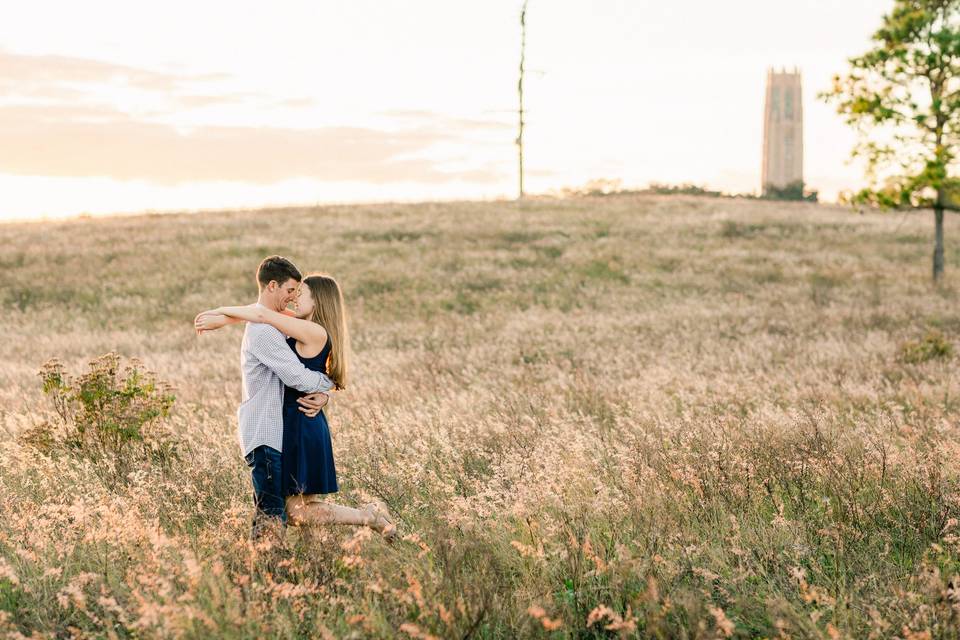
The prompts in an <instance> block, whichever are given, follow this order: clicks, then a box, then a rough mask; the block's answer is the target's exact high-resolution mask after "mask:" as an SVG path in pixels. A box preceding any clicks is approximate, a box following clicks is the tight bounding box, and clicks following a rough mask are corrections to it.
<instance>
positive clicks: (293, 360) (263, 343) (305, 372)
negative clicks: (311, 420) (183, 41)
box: [249, 323, 334, 393]
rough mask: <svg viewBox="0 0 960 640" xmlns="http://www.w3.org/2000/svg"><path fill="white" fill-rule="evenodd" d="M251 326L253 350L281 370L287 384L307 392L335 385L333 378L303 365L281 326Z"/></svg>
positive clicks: (275, 369)
mask: <svg viewBox="0 0 960 640" xmlns="http://www.w3.org/2000/svg"><path fill="white" fill-rule="evenodd" d="M249 329H251V330H252V331H251V336H250V337H251V338H252V340H250V343H249V345H250V346H249V349H250V353H251V354H253V355H254V356H255V357H256V358H257V359H258V360H259V361H260V362H261V363H263V364H264V365H265V366H267V367H268V368H270V370H271V371H273V372H274V373H275V374H277V376H278V377H279V378H280V380H282V381H283V384H285V385H287V386H288V387H292V388H294V389H296V390H298V391H303V392H304V393H316V392H318V391H322V392H327V391H330V390H331V389H333V387H334V384H333V382H332V381H331V380H330V378H328V377H327V376H326V375H324V374H322V373H320V372H319V371H311V370H310V369H307V368H306V367H305V366H303V363H302V362H300V360H299V359H298V358H297V356H296V354H294V353H293V350H292V349H291V348H290V346H289V345H288V344H287V343H286V341H285V340H284V339H283V334H282V333H280V332H279V331H278V330H277V329H275V328H274V327H271V326H270V325H266V324H257V323H254V324H252V325H250V327H249Z"/></svg>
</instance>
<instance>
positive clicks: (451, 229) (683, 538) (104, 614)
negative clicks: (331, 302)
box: [0, 196, 960, 638]
mask: <svg viewBox="0 0 960 640" xmlns="http://www.w3.org/2000/svg"><path fill="white" fill-rule="evenodd" d="M925 222H926V221H925V220H922V219H919V218H918V219H916V220H912V219H911V220H907V221H906V222H904V223H902V226H898V225H901V222H900V220H899V219H894V218H888V217H885V216H883V215H879V214H865V215H854V214H851V213H849V212H848V211H846V210H841V209H836V208H830V207H824V206H815V205H810V204H785V203H766V202H751V201H736V202H731V201H726V200H717V199H709V198H704V199H697V198H685V197H657V196H644V197H615V198H614V197H606V198H596V199H589V198H586V199H573V200H566V201H530V202H525V203H523V204H522V205H517V204H513V203H484V204H478V203H458V204H443V205H438V204H425V205H403V206H394V205H381V206H374V207H362V206H356V207H324V208H311V209H285V210H276V211H265V212H258V213H243V214H230V213H222V214H208V215H201V216H188V215H184V216H163V217H160V216H151V217H141V218H117V219H109V220H108V219H104V220H96V219H92V220H83V221H73V222H62V223H49V224H43V225H40V224H24V225H6V226H0V265H3V278H2V281H0V303H2V309H3V313H2V315H0V334H2V335H3V336H4V340H3V341H2V343H0V344H2V347H0V348H2V352H0V355H2V359H0V427H2V430H3V432H4V433H5V434H6V435H5V437H3V438H2V439H0V634H3V633H6V634H7V635H8V636H10V637H20V635H18V634H22V635H26V636H30V635H31V634H36V635H39V636H59V637H70V636H75V637H97V638H101V637H118V638H127V637H204V638H205V637H212V636H216V637H228V638H254V637H268V636H269V637H279V638H294V637H355V638H366V637H401V638H428V637H437V638H453V637H460V638H463V637H474V638H514V637H543V638H547V637H550V638H554V637H556V638H565V637H578V638H589V637H596V638H601V637H617V636H625V637H631V636H640V637H655V638H718V637H743V638H747V637H784V638H787V637H789V638H863V637H875V638H881V637H893V636H897V637H902V638H910V637H917V638H922V637H934V638H956V637H958V635H960V633H958V629H960V624H958V618H957V615H958V606H960V605H958V602H960V593H958V591H957V589H958V586H957V585H958V580H960V578H958V574H960V526H958V518H960V493H958V481H960V477H958V476H960V466H958V464H957V460H960V438H958V432H957V420H958V416H960V404H958V398H960V396H958V389H957V384H956V377H955V375H954V371H955V369H956V365H957V359H956V355H955V353H956V350H955V349H954V345H955V343H956V342H957V339H958V336H960V322H958V321H957V320H956V309H957V295H956V289H955V288H954V287H953V286H952V285H950V284H949V282H950V275H949V274H950V271H949V269H950V265H954V268H956V265H958V264H960V260H958V258H960V255H958V254H957V252H955V251H954V252H952V253H948V257H947V258H948V259H947V264H948V276H947V282H948V284H947V285H946V286H945V287H942V288H941V289H939V290H934V289H931V287H930V286H929V284H928V279H929V275H928V273H927V271H928V269H927V267H928V265H927V253H928V247H927V244H926V243H925V242H910V243H905V242H904V241H903V238H905V237H906V238H913V237H918V238H927V237H928V236H929V234H930V230H929V229H927V225H926V224H925ZM274 252H277V253H281V254H284V255H287V256H289V257H291V258H292V259H294V261H295V262H297V263H298V265H300V266H301V267H302V268H304V269H305V270H312V269H316V270H324V271H328V272H330V273H333V274H334V275H336V276H337V278H338V279H339V280H340V282H341V284H342V286H343V289H344V294H345V297H346V300H347V304H348V306H349V308H350V311H351V313H352V316H351V317H352V323H353V324H352V333H353V337H354V347H355V351H356V375H355V378H354V379H355V385H354V386H353V387H352V388H351V389H350V390H349V391H348V392H346V393H344V394H343V395H338V396H337V397H336V399H335V400H334V401H333V406H332V408H331V409H330V410H329V412H328V414H329V418H330V422H331V427H332V430H333V438H334V447H335V455H336V459H337V465H338V472H339V474H340V480H341V491H340V493H339V494H338V495H337V496H336V499H337V500H338V501H340V502H346V503H350V504H359V503H361V502H362V501H364V500H365V499H367V498H368V497H374V496H376V497H379V498H382V499H383V500H385V501H386V502H387V503H388V504H389V505H390V507H391V509H392V510H393V511H394V512H395V513H396V514H397V516H398V518H399V525H400V529H401V533H402V534H403V536H404V537H403V539H401V540H400V541H398V542H397V543H396V544H394V545H387V544H385V543H384V542H383V541H382V540H380V539H379V538H378V537H377V536H376V535H373V534H372V533H371V531H369V530H368V529H350V528H334V527H331V528H328V529H325V530H319V531H316V532H312V533H307V532H300V531H297V530H290V531H288V532H287V534H286V536H285V537H284V538H283V539H282V540H279V541H271V540H269V539H267V540H266V541H265V542H263V543H259V544H258V545H251V544H250V543H249V542H248V541H247V532H248V527H249V519H250V516H251V512H252V504H251V498H250V481H249V477H248V474H247V471H246V469H245V467H244V465H243V464H242V460H241V458H240V456H239V447H238V445H237V443H236V438H235V429H236V425H235V417H234V416H235V409H236V406H237V404H238V402H239V371H238V353H237V352H238V347H239V339H240V332H239V330H238V329H237V328H236V327H233V328H227V329H224V330H222V331H220V332H218V333H216V334H211V335H207V336H203V337H202V338H200V339H198V338H197V337H196V336H195V335H194V333H193V331H192V324H191V321H192V318H193V316H194V314H195V313H196V312H197V311H199V310H200V309H203V308H207V307H212V306H217V305H219V304H224V303H240V302H245V301H248V300H252V298H253V296H254V292H255V288H254V281H253V270H254V269H255V267H256V264H257V262H258V260H259V259H260V258H261V257H263V256H264V255H266V254H268V253H274ZM111 351H115V352H117V353H119V354H121V355H122V356H124V357H137V358H140V359H141V360H142V361H143V363H144V365H145V366H146V367H148V368H149V369H150V370H152V371H155V372H156V374H157V376H158V377H159V378H160V379H161V380H163V381H166V382H169V383H172V384H173V385H174V386H175V394H176V402H175V403H174V404H173V407H172V412H171V413H170V415H169V416H168V417H166V418H164V420H165V424H166V427H167V428H169V430H170V433H172V434H174V435H175V437H176V440H177V452H178V454H177V455H178V457H177V459H176V462H175V463H174V464H162V465H159V464H146V463H144V464H142V465H136V464H134V465H132V466H131V469H130V471H129V472H128V473H126V475H125V476H124V477H123V478H122V481H119V480H113V479H111V477H110V476H109V475H105V474H103V473H101V472H98V467H97V461H96V460H91V459H83V458H82V457H78V458H76V459H71V460H70V461H69V463H67V462H65V460H64V459H63V458H62V457H56V456H50V455H48V454H45V453H44V452H42V451H39V450H37V448H36V447H34V446H31V445H30V444H28V443H27V442H25V441H24V439H23V438H22V436H23V434H25V433H29V431H30V430H31V429H34V428H36V427H37V425H39V424H42V423H43V422H44V421H50V420H51V419H53V418H54V417H55V413H54V407H53V406H52V405H49V404H48V402H49V400H50V398H48V397H46V396H44V395H43V393H42V390H41V388H40V380H39V378H38V377H37V372H38V370H39V369H40V368H41V366H42V364H43V363H44V362H46V361H47V360H48V359H50V358H54V357H56V358H58V359H59V360H60V361H61V362H62V363H63V366H64V368H65V370H66V371H70V372H74V373H79V372H81V371H82V370H83V368H84V367H85V366H86V363H87V362H88V361H89V360H91V359H92V358H94V357H96V356H99V355H100V354H102V353H106V352H111ZM924 634H928V635H924Z"/></svg>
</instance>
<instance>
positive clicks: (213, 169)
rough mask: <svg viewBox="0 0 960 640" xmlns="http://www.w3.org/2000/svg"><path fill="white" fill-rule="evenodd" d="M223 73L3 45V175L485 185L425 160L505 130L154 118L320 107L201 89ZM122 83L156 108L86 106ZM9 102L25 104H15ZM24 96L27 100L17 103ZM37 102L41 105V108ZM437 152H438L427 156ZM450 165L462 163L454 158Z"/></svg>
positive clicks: (466, 124) (445, 122) (470, 172)
mask: <svg viewBox="0 0 960 640" xmlns="http://www.w3.org/2000/svg"><path fill="white" fill-rule="evenodd" d="M230 77H231V76H229V75H227V74H221V73H208V74H178V73H167V72H159V71H152V70H147V69H140V68H136V67H131V66H127V65H122V64H114V63H110V62H103V61H99V60H91V59H86V58H74V57H68V56H61V55H23V54H16V53H11V52H9V51H5V50H3V49H0V91H3V92H5V94H6V96H5V97H7V98H8V100H7V102H8V103H7V104H0V149H3V153H2V154H0V173H7V174H13V175H23V176H27V175H31V176H32V175H37V176H69V177H108V178H113V179H119V180H145V181H150V182H153V183H158V184H165V185H172V184H179V183H185V182H196V181H221V180H223V181H241V182H248V183H253V184H270V183H275V182H279V181H283V180H287V179H291V178H301V177H308V178H314V179H317V180H323V181H354V180H355V181H363V182H368V183H387V182H407V181H409V182H420V183H428V184H429V183H439V182H446V181H450V180H462V181H466V182H473V183H490V182H496V181H498V180H500V179H502V176H501V175H500V174H499V173H498V172H497V171H496V170H495V169H494V168H491V167H489V166H483V167H473V166H465V167H463V169H464V170H457V171H450V170H447V169H445V168H444V167H445V166H446V167H449V166H451V165H450V164H449V159H447V160H446V161H444V160H439V159H428V158H427V157H426V156H430V155H431V153H430V152H429V150H431V147H433V146H434V145H436V144H438V143H442V142H450V141H457V140H461V139H462V138H463V137H464V136H466V135H468V134H469V133H471V132H474V131H480V130H500V129H502V128H505V127H506V125H502V124H501V123H497V122H491V121H484V120H470V119H464V118H453V117H448V116H443V115H440V114H436V113H432V112H429V111H392V112H389V111H388V112H384V115H386V116H387V117H389V118H392V119H394V120H400V121H401V123H402V125H404V126H402V127H401V128H400V130H394V131H381V130H378V129H375V128H367V127H349V126H329V127H317V128H299V129H298V128H284V127H253V126H249V127H245V126H212V125H208V126H198V127H194V128H192V129H190V130H188V131H185V130H182V129H180V128H177V127H175V126H173V125H171V124H167V123H164V122H156V121H151V120H150V119H149V118H150V117H151V116H169V115H170V114H172V113H176V112H177V111H179V110H183V109H189V108H198V107H205V106H210V105H221V104H238V103H249V102H266V103H268V104H270V105H273V106H285V107H294V108H296V107H309V106H315V105H316V104H318V103H317V101H316V100H314V99H312V98H306V97H303V98H296V97H292V98H281V99H277V98H276V97H275V96H267V95H264V94H259V93H255V92H229V93H218V92H217V91H215V90H210V89H209V87H202V89H205V90H200V91H198V90H197V88H198V87H196V86H194V85H195V84H197V83H201V84H202V83H209V82H212V81H218V80H224V79H229V78H230ZM117 84H119V85H121V86H122V88H124V89H127V90H130V89H132V90H138V91H146V92H148V93H155V94H156V96H157V98H158V99H160V100H161V101H162V104H163V107H162V108H155V109H149V110H141V112H140V114H139V115H137V116H133V115H131V114H128V113H125V112H124V111H121V110H119V109H117V108H115V107H113V106H110V105H103V104H90V103H88V102H87V103H85V102H84V100H83V99H84V98H85V97H88V96H90V95H91V94H92V92H91V91H90V89H91V88H94V87H102V86H105V85H106V86H113V87H114V90H116V87H115V85H117ZM9 98H14V99H16V98H20V99H21V100H19V101H18V102H19V103H17V104H10V103H9V102H10V101H9ZM24 98H30V99H33V102H34V103H27V104H25V103H23V100H22V99H24ZM36 100H43V103H41V104H36V103H35V102H36ZM433 155H434V156H435V155H436V154H435V153H434V154H433ZM457 166H462V165H461V164H460V163H457Z"/></svg>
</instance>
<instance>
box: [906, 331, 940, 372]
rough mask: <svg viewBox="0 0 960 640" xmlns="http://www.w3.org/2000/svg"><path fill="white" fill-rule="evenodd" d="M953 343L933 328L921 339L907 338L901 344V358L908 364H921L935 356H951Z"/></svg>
mask: <svg viewBox="0 0 960 640" xmlns="http://www.w3.org/2000/svg"><path fill="white" fill-rule="evenodd" d="M952 355H953V345H952V344H950V342H949V341H948V340H947V339H946V338H945V337H944V336H943V334H942V333H940V332H939V331H937V330H936V329H933V330H931V331H928V332H927V334H926V335H925V336H923V338H921V339H920V340H907V341H906V342H904V343H903V344H901V345H900V351H899V358H900V360H901V361H902V362H906V363H908V364H919V363H921V362H926V361H928V360H933V359H935V358H949V357H950V356H952Z"/></svg>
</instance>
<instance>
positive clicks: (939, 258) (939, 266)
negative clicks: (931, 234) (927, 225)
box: [933, 197, 943, 282]
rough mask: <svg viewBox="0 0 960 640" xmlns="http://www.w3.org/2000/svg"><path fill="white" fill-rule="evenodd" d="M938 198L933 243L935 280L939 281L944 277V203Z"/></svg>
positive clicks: (935, 208) (934, 212) (935, 209)
mask: <svg viewBox="0 0 960 640" xmlns="http://www.w3.org/2000/svg"><path fill="white" fill-rule="evenodd" d="M941 202H942V201H941V200H940V198H939V197H938V198H937V204H936V206H935V207H934V210H933V214H934V216H935V218H936V233H935V235H936V240H935V241H934V245H933V281H934V282H939V281H940V278H942V277H943V205H942V204H941Z"/></svg>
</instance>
